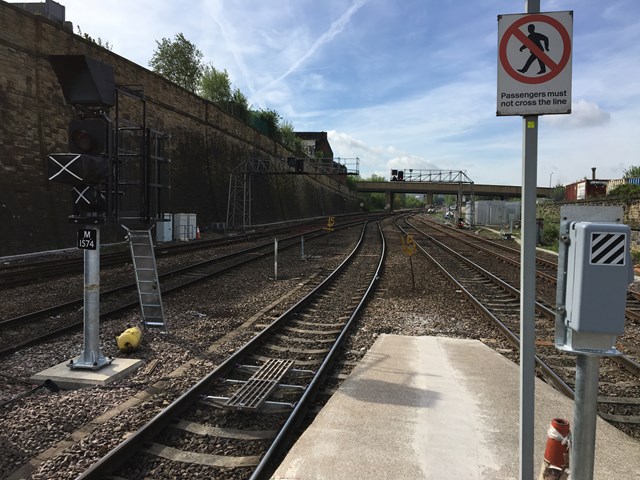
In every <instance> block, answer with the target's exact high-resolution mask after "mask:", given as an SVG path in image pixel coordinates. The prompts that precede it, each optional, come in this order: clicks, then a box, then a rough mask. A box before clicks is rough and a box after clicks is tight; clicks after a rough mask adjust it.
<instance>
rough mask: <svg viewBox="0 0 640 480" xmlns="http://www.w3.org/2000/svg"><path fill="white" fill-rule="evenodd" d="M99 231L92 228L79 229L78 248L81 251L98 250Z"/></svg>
mask: <svg viewBox="0 0 640 480" xmlns="http://www.w3.org/2000/svg"><path fill="white" fill-rule="evenodd" d="M97 244H98V231H97V230H94V229H92V228H79V229H78V248H79V249H81V250H96V248H97Z"/></svg>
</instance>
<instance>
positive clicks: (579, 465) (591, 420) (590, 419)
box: [571, 354, 600, 480]
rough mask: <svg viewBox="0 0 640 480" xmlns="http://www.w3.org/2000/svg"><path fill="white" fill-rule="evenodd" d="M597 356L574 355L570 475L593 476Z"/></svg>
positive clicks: (586, 478) (588, 478) (582, 478)
mask: <svg viewBox="0 0 640 480" xmlns="http://www.w3.org/2000/svg"><path fill="white" fill-rule="evenodd" d="M599 362H600V358H599V357H598V356H596V355H580V354H579V355H577V358H576V394H575V404H574V410H573V433H572V434H571V435H572V446H571V477H572V478H576V479H578V478H579V479H580V480H593V463H594V457H595V450H596V417H597V413H598V375H599V372H598V370H599V367H600V363H599Z"/></svg>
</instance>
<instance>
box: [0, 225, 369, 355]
mask: <svg viewBox="0 0 640 480" xmlns="http://www.w3.org/2000/svg"><path fill="white" fill-rule="evenodd" d="M362 223H363V222H362V221H360V222H354V223H351V224H345V225H342V226H341V227H338V228H336V230H338V229H346V228H350V227H352V226H354V225H359V224H362ZM311 233H312V234H314V235H315V237H313V238H312V239H311V240H313V239H315V238H318V237H322V236H325V235H326V234H327V232H326V231H324V230H322V229H319V230H315V231H313V232H311ZM303 235H309V232H307V233H305V234H298V235H292V236H289V237H287V238H285V239H283V240H282V241H281V242H282V243H281V244H280V247H279V248H280V250H286V249H289V248H293V247H295V246H296V245H297V239H298V238H300V237H301V236H303ZM272 245H273V244H272V243H271V242H267V243H264V244H261V245H258V246H255V247H250V248H248V249H244V250H242V251H239V252H233V253H230V254H229V255H226V256H223V257H218V258H215V259H212V260H207V261H204V262H200V263H197V264H192V265H188V266H186V267H180V268H177V269H174V270H172V271H170V272H165V273H164V274H162V275H161V276H160V278H161V279H162V278H164V279H166V278H169V277H175V276H177V275H183V274H185V273H187V272H189V271H193V270H195V269H196V268H203V267H204V266H209V265H212V264H215V263H221V262H223V261H226V260H229V259H232V258H235V257H238V256H243V255H248V254H252V253H255V252H257V251H259V250H261V249H267V251H266V252H264V253H262V254H257V255H253V256H250V257H247V258H245V259H241V260H240V261H238V262H235V263H233V264H231V265H228V266H225V267H223V268H221V269H218V270H215V271H212V272H209V273H206V274H201V275H199V276H195V277H190V278H188V279H186V280H184V281H183V282H181V283H180V284H179V285H175V286H172V287H163V286H162V284H161V293H162V295H168V294H172V293H175V292H177V291H179V290H181V289H184V288H186V287H188V286H190V285H194V284H196V283H199V282H202V281H205V280H207V279H210V278H212V277H215V276H219V275H222V274H224V273H226V272H228V271H230V270H233V269H234V268H237V267H240V266H242V265H245V264H248V263H251V262H255V261H258V260H261V259H263V258H266V257H269V256H271V255H273V249H272ZM135 288H136V284H131V285H126V286H122V287H117V288H115V289H113V290H110V291H108V292H104V293H103V294H102V295H106V294H107V293H109V294H111V293H117V292H120V291H124V290H126V289H135ZM81 303H82V300H76V301H74V302H68V303H65V304H63V305H61V306H60V305H59V306H54V307H52V309H51V310H48V309H45V310H39V311H38V312H34V313H32V314H27V315H26V317H27V318H26V320H25V321H34V319H35V317H33V315H35V314H38V315H39V318H44V317H46V316H48V315H51V314H53V313H57V312H59V311H60V310H61V309H62V308H64V309H67V308H73V307H74V306H79V305H80V304H81ZM138 305H139V301H138V300H134V301H131V302H129V303H123V304H121V305H119V306H117V307H114V308H111V309H107V310H104V311H102V312H101V313H100V317H99V319H100V321H103V320H107V319H109V318H110V317H113V316H115V315H117V314H120V313H123V312H126V311H129V310H131V309H133V308H136V307H138ZM22 318H23V317H16V318H13V319H9V320H6V321H5V322H7V324H6V325H12V324H13V325H15V324H18V323H19V321H20V320H21V319H22ZM6 325H5V326H6ZM82 325H83V321H82V320H79V321H77V322H73V323H71V324H69V325H66V326H64V327H61V328H57V329H54V330H51V331H49V332H46V333H44V334H41V335H39V336H38V337H33V338H30V339H27V340H25V341H23V342H19V343H14V344H12V345H11V346H10V347H6V348H3V349H2V350H0V358H2V357H4V356H7V355H10V354H12V353H15V352H17V351H19V350H20V349H23V348H26V347H30V346H32V345H36V344H38V343H41V342H44V341H47V340H51V339H53V338H57V337H59V336H60V335H64V334H66V333H69V332H73V331H75V330H77V329H78V328H80V327H82ZM0 326H2V324H0Z"/></svg>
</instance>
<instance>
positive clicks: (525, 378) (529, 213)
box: [520, 115, 538, 480]
mask: <svg viewBox="0 0 640 480" xmlns="http://www.w3.org/2000/svg"><path fill="white" fill-rule="evenodd" d="M523 126H524V131H523V149H522V150H523V156H522V164H523V165H522V171H523V178H522V200H523V202H522V247H521V250H520V265H521V269H520V479H521V480H528V479H531V478H533V455H534V446H533V432H534V415H535V333H536V332H535V320H536V318H535V313H536V312H535V308H536V306H535V300H536V190H537V189H536V176H537V175H536V174H537V171H536V170H537V159H538V116H537V115H527V116H525V117H524V118H523Z"/></svg>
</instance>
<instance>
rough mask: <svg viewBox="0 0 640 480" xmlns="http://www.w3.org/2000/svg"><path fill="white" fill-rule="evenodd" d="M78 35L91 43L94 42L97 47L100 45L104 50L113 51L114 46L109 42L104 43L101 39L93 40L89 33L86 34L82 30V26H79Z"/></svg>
mask: <svg viewBox="0 0 640 480" xmlns="http://www.w3.org/2000/svg"><path fill="white" fill-rule="evenodd" d="M78 35H79V36H81V37H82V38H84V39H85V40H89V41H90V42H93V43H95V44H96V45H100V46H101V47H102V48H106V49H107V50H113V46H112V45H111V44H110V43H109V42H103V41H102V39H101V38H100V37H98V38H93V37H92V36H91V35H89V34H88V33H84V32H83V31H82V30H80V25H78Z"/></svg>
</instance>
